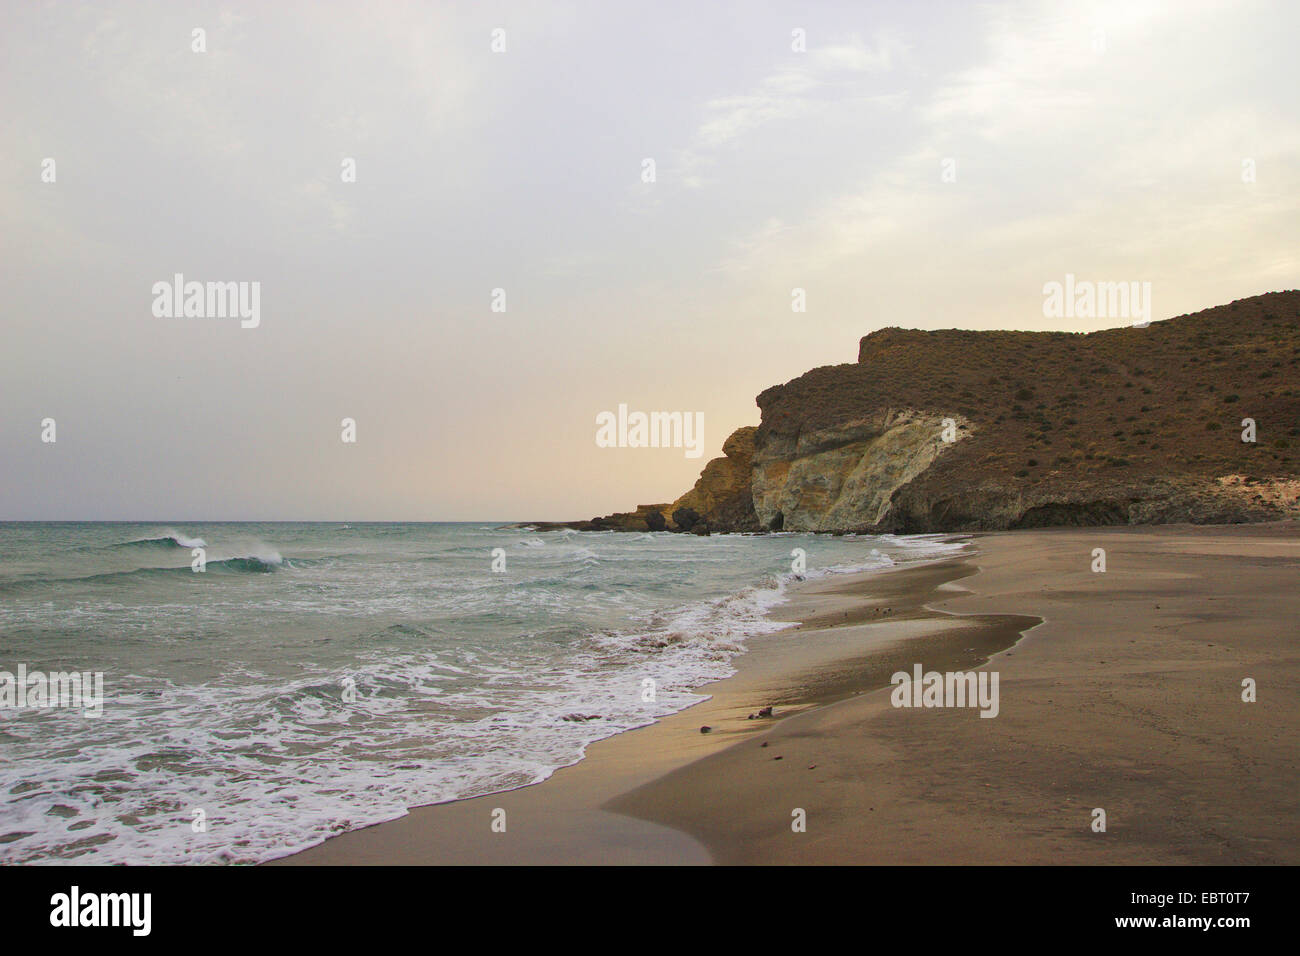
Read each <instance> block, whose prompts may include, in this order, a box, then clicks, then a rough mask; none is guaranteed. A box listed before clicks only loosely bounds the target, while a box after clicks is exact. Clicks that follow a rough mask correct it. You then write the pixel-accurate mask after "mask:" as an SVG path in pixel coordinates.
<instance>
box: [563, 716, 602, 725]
mask: <svg viewBox="0 0 1300 956" xmlns="http://www.w3.org/2000/svg"><path fill="white" fill-rule="evenodd" d="M600 719H601V717H600V714H565V715H564V716H563V717H561V718H560V720H567V721H570V722H572V723H575V724H576V723H581V722H582V721H586V720H600Z"/></svg>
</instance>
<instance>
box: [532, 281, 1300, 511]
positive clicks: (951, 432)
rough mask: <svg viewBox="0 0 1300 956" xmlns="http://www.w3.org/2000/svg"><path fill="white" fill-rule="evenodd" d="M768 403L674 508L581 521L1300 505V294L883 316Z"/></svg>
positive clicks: (765, 396) (764, 399)
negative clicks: (1028, 326)
mask: <svg viewBox="0 0 1300 956" xmlns="http://www.w3.org/2000/svg"><path fill="white" fill-rule="evenodd" d="M757 401H758V407H759V409H760V410H761V412H762V423H761V424H760V425H759V426H758V427H757V428H752V427H750V428H742V429H740V430H739V431H737V432H735V433H734V434H733V435H732V436H731V437H730V438H728V439H727V441H726V443H725V444H724V446H723V452H724V455H723V457H721V458H715V459H713V460H712V461H710V462H709V463H708V464H707V465H706V466H705V468H704V471H703V473H702V474H701V475H700V479H699V481H697V482H696V483H695V487H694V488H692V489H691V490H690V491H688V492H687V493H686V494H684V495H683V496H682V497H680V498H678V499H677V500H676V501H675V502H673V503H672V504H664V505H643V506H640V507H639V508H638V509H637V510H636V511H635V512H628V513H624V514H616V515H610V516H608V517H606V518H593V519H592V520H591V521H584V522H570V523H565V526H567V527H575V528H583V529H591V530H600V529H614V530H628V531H645V530H651V531H654V530H663V529H667V530H676V531H693V532H695V533H697V534H707V533H709V532H711V531H758V530H762V531H778V530H785V531H832V532H839V531H874V532H905V533H915V532H937V531H979V530H1002V529H1006V528H1021V527H1046V526H1050V525H1097V524H1153V523H1167V522H1192V523H1229V522H1241V521H1269V520H1277V519H1279V518H1285V517H1295V518H1300V500H1298V494H1300V467H1298V454H1297V449H1298V448H1300V292H1297V291H1289V292H1271V293H1268V294H1267V295H1260V296H1255V297H1254V298H1250V299H1242V300H1239V301H1237V302H1233V303H1230V304H1229V305H1223V306H1218V307H1217V308H1213V309H1206V310H1204V311H1202V312H1197V313H1194V314H1191V315H1184V316H1179V317H1178V318H1175V319H1169V320H1167V321H1164V322H1155V323H1152V324H1151V325H1150V326H1148V327H1146V328H1122V329H1110V330H1107V331H1104V332H1092V333H1089V334H1086V335H1084V334H1080V333H1066V332H968V331H961V330H944V331H937V332H923V331H917V330H905V329H894V328H889V329H881V330H880V331H878V332H873V333H872V334H870V335H867V336H865V337H864V338H863V339H862V340H861V343H860V344H859V348H858V361H857V362H856V363H855V364H846V365H834V366H826V367H823V368H816V369H813V370H812V371H811V372H807V373H805V374H804V375H801V376H799V377H798V378H796V379H794V380H793V381H790V382H787V383H786V384H784V385H778V386H775V387H773V388H769V389H767V390H766V391H764V392H763V393H762V394H760V395H759V396H758V400H757ZM1243 437H1245V438H1251V439H1253V440H1251V441H1243ZM546 526H549V527H554V526H555V525H539V527H546Z"/></svg>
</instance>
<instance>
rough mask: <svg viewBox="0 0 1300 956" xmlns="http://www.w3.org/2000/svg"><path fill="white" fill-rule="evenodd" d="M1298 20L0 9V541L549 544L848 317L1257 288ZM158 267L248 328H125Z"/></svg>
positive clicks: (914, 323)
mask: <svg viewBox="0 0 1300 956" xmlns="http://www.w3.org/2000/svg"><path fill="white" fill-rule="evenodd" d="M196 30H202V31H203V33H202V34H201V42H200V41H199V40H198V39H196V34H195V32H194V31H196ZM1298 35H1300V4H1294V3H1286V2H1278V3H1256V2H1232V3H1211V2H1198V0H1182V2H1169V3H1145V2H1141V0H1123V2H1117V3H1077V4H1076V3H995V4H970V3H939V2H935V3H930V2H900V3H875V2H857V3H801V4H793V3H779V4H778V3H761V2H760V3H700V2H686V3H673V2H669V3H657V4H633V3H563V2H529V3H513V4H509V3H490V2H489V3H435V4H426V3H396V2H389V3H369V4H342V3H289V2H276V3H257V4H254V3H246V4H245V3H240V4H236V3H224V4H221V3H213V4H202V3H191V2H183V0H182V2H165V3H113V2H102V3H86V4H76V3H20V2H17V0H6V2H3V4H2V5H0V520H142V521H163V520H185V519H188V520H194V521H198V520H339V521H356V520H393V521H401V520H410V521H431V520H525V519H557V520H559V519H570V518H588V517H591V516H593V515H597V514H607V513H609V512H612V511H615V510H628V509H631V508H632V507H633V506H635V505H637V504H641V503H651V502H662V501H671V500H672V499H674V498H676V497H677V496H679V495H680V494H681V493H683V492H684V491H686V490H687V489H688V488H689V487H690V486H691V484H692V483H693V482H694V480H695V478H696V477H697V476H698V474H699V470H700V468H701V467H702V466H703V464H704V462H705V461H707V460H708V459H709V458H711V457H714V456H716V455H718V454H720V449H721V446H722V442H723V441H724V440H725V438H726V437H727V436H728V435H729V434H730V433H731V432H732V431H733V430H734V429H736V428H738V427H740V426H743V425H754V424H758V422H759V411H758V408H757V406H756V405H755V403H754V398H755V396H756V395H757V394H758V393H759V392H760V391H762V390H763V389H765V388H767V387H769V386H771V385H775V384H779V383H782V382H786V381H789V380H790V379H792V378H795V377H797V376H798V375H800V374H802V373H803V372H805V371H807V370H808V369H811V368H814V367H817V366H821V365H830V364H837V363H841V362H852V361H854V360H855V359H856V356H857V343H858V339H859V338H860V337H861V336H863V335H865V334H867V333H869V332H871V331H873V330H876V329H879V328H884V327H887V326H902V327H907V328H921V329H937V328H967V329H1030V330H1067V331H1091V330H1093V329H1100V328H1107V327H1113V326H1116V325H1123V324H1130V320H1129V319H1127V318H1124V317H1120V318H1116V317H1111V316H1107V317H1092V318H1065V317H1059V316H1048V315H1046V314H1045V311H1044V307H1043V304H1044V286H1045V284H1046V283H1050V282H1053V281H1056V282H1062V281H1064V279H1065V276H1066V275H1067V274H1069V275H1073V276H1075V277H1077V278H1078V279H1079V280H1088V281H1097V282H1101V281H1108V282H1128V281H1138V282H1149V283H1150V284H1151V285H1150V289H1151V311H1152V315H1151V317H1152V318H1153V319H1156V320H1159V319H1163V318H1168V317H1171V316H1174V315H1179V314H1183V313H1186V312H1192V311H1198V310H1200V309H1204V308H1209V307H1212V306H1215V305H1219V304H1222V303H1225V302H1229V301H1232V300H1233V299H1237V298H1242V297H1246V296H1251V295H1257V294H1260V293H1263V292H1268V291H1274V290H1278V289H1290V288H1295V287H1297V285H1298V283H1297V275H1298V274H1300V109H1297V106H1298V105H1300V104H1298V103H1297V99H1298V98H1300V67H1298V66H1297V58H1296V55H1295V50H1294V41H1295V37H1296V36H1298ZM197 46H201V47H202V49H201V50H199V49H196V47H197ZM51 160H52V161H53V162H52V164H51V163H50V162H49V161H51ZM647 160H652V161H653V167H651V165H650V164H649V163H647V162H646V161H647ZM349 161H351V163H353V164H354V167H353V168H354V169H355V177H353V178H354V181H349V176H348V174H347V164H348V163H349ZM651 171H652V172H653V175H650V173H651ZM178 273H179V274H181V275H183V276H184V278H185V281H197V282H200V283H206V282H236V283H247V285H246V286H245V288H246V289H251V288H252V283H258V286H257V288H258V290H259V310H258V320H257V324H256V327H248V328H245V327H243V326H244V325H245V324H246V323H244V322H241V321H240V319H239V318H238V317H230V316H225V317H222V316H220V315H208V316H205V317H189V318H187V317H185V316H184V315H179V316H171V315H168V314H166V312H165V310H163V314H161V315H160V314H158V313H159V311H160V310H159V307H158V303H157V301H156V300H157V293H156V291H155V287H156V284H158V283H165V284H168V285H170V284H171V283H172V281H173V277H174V276H175V275H176V274H178ZM796 289H798V290H802V298H803V304H804V310H803V311H795V307H794V306H795V302H796V293H795V292H794V290H796ZM494 290H504V311H502V310H500V307H501V305H502V296H501V295H500V294H499V293H497V292H495V291H494ZM494 297H495V298H494ZM494 305H495V306H496V308H495V309H494ZM620 405H625V406H627V408H628V409H629V410H632V411H638V410H639V411H644V412H651V411H663V412H673V411H680V412H683V413H686V414H689V415H692V416H695V415H702V416H703V423H704V425H703V433H702V447H703V457H698V458H696V457H690V456H688V455H687V454H686V450H685V449H683V448H672V447H669V448H645V447H641V448H637V447H601V445H599V444H598V443H597V441H596V435H597V417H598V416H599V415H601V413H602V412H615V413H616V412H617V410H618V408H619V406H620ZM47 419H53V420H54V423H55V431H54V438H55V440H54V441H52V442H51V441H47V440H44V439H46V438H48V437H49V434H48V429H47V427H46V426H45V425H44V424H43V423H45V422H46V420H47ZM344 419H351V420H352V421H353V422H355V439H356V440H355V441H350V442H349V441H344V440H343V438H344V429H343V427H342V426H343V420H344Z"/></svg>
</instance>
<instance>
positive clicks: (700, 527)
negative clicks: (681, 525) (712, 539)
mask: <svg viewBox="0 0 1300 956" xmlns="http://www.w3.org/2000/svg"><path fill="white" fill-rule="evenodd" d="M691 534H698V535H700V536H706V535H708V534H709V523H708V522H707V521H697V522H695V524H694V525H692V526H691Z"/></svg>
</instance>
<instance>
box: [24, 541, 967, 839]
mask: <svg viewBox="0 0 1300 956" xmlns="http://www.w3.org/2000/svg"><path fill="white" fill-rule="evenodd" d="M958 548H960V545H955V544H951V543H945V539H943V538H941V537H937V536H908V537H893V536H888V535H885V536H869V535H856V536H855V535H845V536H839V537H835V536H825V535H804V534H794V533H786V534H767V535H735V534H729V535H712V536H709V537H701V536H695V535H681V534H671V533H665V532H660V533H646V534H637V533H627V532H622V533H618V532H606V533H600V532H577V531H567V530H566V531H545V532H542V531H536V530H533V529H530V528H527V527H512V526H509V525H507V524H503V523H497V522H461V523H417V524H363V523H355V524H349V523H340V522H335V523H280V522H274V523H192V522H191V523H161V524H124V523H99V522H95V523H4V524H0V863H93V864H121V863H130V864H144V863H166V864H251V863H258V862H262V861H265V860H269V859H273V858H276V857H280V856H284V855H287V854H289V853H292V852H295V851H297V850H301V849H305V848H306V847H309V846H312V845H315V844H317V843H320V842H321V841H323V840H325V839H327V838H328V837H330V836H331V835H334V834H337V833H341V832H343V831H346V830H351V829H355V828H358V827H363V826H368V825H370V824H374V823H379V822H382V821H385V820H391V819H395V818H397V817H400V816H402V815H403V814H405V813H406V812H407V810H408V808H410V807H413V806H419V805H423V804H429V803H438V802H443V801H447V800H454V799H461V798H467V797H473V796H479V795H482V794H487V793H492V792H498V791H503V790H510V789H514V788H517V787H522V786H527V785H529V784H533V783H537V782H539V781H542V780H545V779H546V778H547V777H548V776H550V775H551V774H552V773H554V772H555V771H556V770H557V769H558V768H561V767H565V766H568V765H570V764H573V763H575V762H577V761H579V760H581V759H582V757H583V754H584V752H585V750H586V748H587V746H588V745H590V744H591V743H593V742H594V741H596V740H599V739H602V738H605V737H608V736H611V735H613V734H617V733H621V732H624V731H627V730H631V729H633V728H637V727H642V726H645V725H647V724H650V723H653V722H654V721H656V720H657V719H659V718H661V717H664V716H665V715H668V714H672V713H675V712H677V711H680V710H682V709H684V708H687V707H690V706H691V705H692V704H695V703H698V702H699V701H701V700H703V699H705V696H704V693H703V692H702V691H701V687H702V685H704V684H706V683H708V682H710V681H713V680H716V679H719V678H723V677H726V676H728V675H730V674H732V673H734V660H735V657H736V655H738V654H740V653H742V652H743V651H744V649H745V642H746V640H747V639H750V638H753V637H755V636H758V635H763V634H778V637H777V638H776V639H782V638H781V637H780V636H779V632H780V631H782V630H785V629H787V628H788V627H789V625H786V624H780V623H777V622H774V621H772V620H771V619H770V618H769V617H768V612H769V611H770V610H771V609H772V608H773V607H775V606H776V605H779V604H780V603H782V602H783V601H784V600H785V599H786V598H785V593H786V589H787V587H788V585H789V583H790V582H791V580H793V579H794V578H796V577H817V576H821V575H826V574H836V573H845V572H852V571H863V570H872V569H884V568H888V567H892V566H894V565H896V564H899V563H904V562H916V561H925V560H930V559H933V558H935V557H938V556H941V555H943V554H945V553H948V552H951V551H953V550H955V549H958ZM789 639H791V640H798V639H799V638H798V635H797V633H795V632H789ZM20 669H22V670H20ZM20 673H21V674H23V675H24V676H25V680H26V681H27V682H28V685H30V686H35V684H34V683H33V682H39V681H40V680H41V679H42V675H45V676H46V677H48V676H49V675H53V674H65V675H67V674H72V673H78V674H85V675H87V680H86V688H87V691H88V692H89V689H90V688H91V687H93V686H95V684H94V682H93V681H92V680H91V675H99V679H100V680H101V681H102V683H101V684H100V685H98V686H100V687H102V697H101V698H100V699H99V702H98V707H97V708H96V707H95V706H62V704H64V703H72V702H71V701H67V700H66V699H65V700H59V699H58V695H57V694H51V695H47V697H46V698H45V699H42V698H41V697H40V696H39V695H28V694H26V693H23V694H20V693H19V688H18V687H17V683H18V680H19V676H20ZM33 675H36V676H35V677H33ZM27 689H28V688H26V687H25V688H23V690H24V691H26V690H27ZM50 697H53V698H54V700H50V699H49V698H50ZM55 702H57V703H59V704H60V706H53V704H54V703H55ZM79 703H81V704H82V705H85V704H86V703H87V699H82V700H81V701H79Z"/></svg>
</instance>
